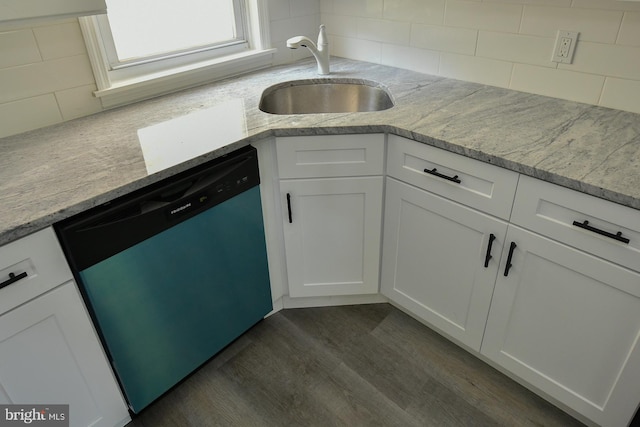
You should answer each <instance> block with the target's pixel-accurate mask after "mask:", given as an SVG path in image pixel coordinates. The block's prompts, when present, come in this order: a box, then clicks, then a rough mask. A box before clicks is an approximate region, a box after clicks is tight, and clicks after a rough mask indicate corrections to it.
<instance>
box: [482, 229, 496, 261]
mask: <svg viewBox="0 0 640 427" xmlns="http://www.w3.org/2000/svg"><path fill="white" fill-rule="evenodd" d="M494 240H496V236H495V235H494V234H493V233H491V234H489V244H488V245H487V254H486V255H485V256H484V268H487V267H489V260H490V259H491V258H493V257H492V256H491V248H492V247H493V241H494Z"/></svg>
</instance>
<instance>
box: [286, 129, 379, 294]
mask: <svg viewBox="0 0 640 427" xmlns="http://www.w3.org/2000/svg"><path fill="white" fill-rule="evenodd" d="M384 145H385V136H384V135H382V134H375V135H349V136H344V135H341V136H307V137H285V138H277V139H276V152H277V161H278V170H279V174H280V197H281V203H282V211H283V221H284V223H283V228H284V246H285V257H286V265H287V276H288V283H289V296H290V297H292V298H296V297H316V296H337V295H364V294H376V293H378V282H379V266H380V239H381V226H382V194H383V179H382V173H383V161H384Z"/></svg>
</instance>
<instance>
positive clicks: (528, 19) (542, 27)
mask: <svg viewBox="0 0 640 427" xmlns="http://www.w3.org/2000/svg"><path fill="white" fill-rule="evenodd" d="M622 15H623V12H621V11H615V10H590V9H577V8H567V7H536V6H526V7H525V9H524V15H523V17H522V27H521V28H520V33H522V34H530V35H534V36H545V37H554V38H555V37H556V34H557V31H558V30H567V31H578V32H580V40H582V41H590V42H600V43H615V41H616V36H617V35H618V30H619V29H620V23H621V22H622Z"/></svg>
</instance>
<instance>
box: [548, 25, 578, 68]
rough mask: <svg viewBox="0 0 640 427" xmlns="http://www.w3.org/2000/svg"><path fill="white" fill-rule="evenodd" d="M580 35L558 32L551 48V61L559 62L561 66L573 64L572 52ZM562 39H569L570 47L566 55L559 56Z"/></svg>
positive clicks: (575, 32)
mask: <svg viewBox="0 0 640 427" xmlns="http://www.w3.org/2000/svg"><path fill="white" fill-rule="evenodd" d="M579 34H580V33H579V32H578V31H566V30H558V34H557V35H556V43H555V45H554V47H553V55H552V57H551V61H553V62H560V63H563V64H571V63H572V62H573V52H574V51H575V50H576V43H578V35H579ZM564 38H568V39H571V45H570V46H569V51H568V52H567V54H566V55H562V54H561V49H560V48H561V40H562V39H564Z"/></svg>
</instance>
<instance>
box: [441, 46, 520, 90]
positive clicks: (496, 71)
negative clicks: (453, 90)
mask: <svg viewBox="0 0 640 427" xmlns="http://www.w3.org/2000/svg"><path fill="white" fill-rule="evenodd" d="M512 68H513V64H512V63H510V62H506V61H498V60H495V59H488V58H481V57H479V56H467V55H458V54H455V53H443V54H442V55H441V56H440V72H439V74H440V75H443V76H445V77H450V78H453V79H458V80H466V81H469V82H476V83H482V84H486V85H490V86H500V87H507V86H508V85H509V79H510V78H511V69H512Z"/></svg>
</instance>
